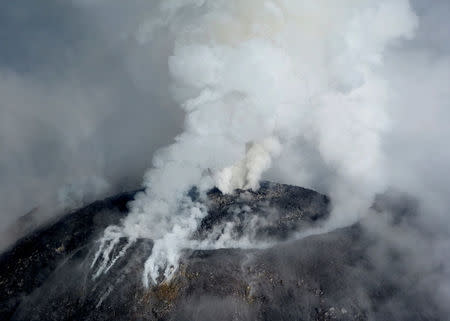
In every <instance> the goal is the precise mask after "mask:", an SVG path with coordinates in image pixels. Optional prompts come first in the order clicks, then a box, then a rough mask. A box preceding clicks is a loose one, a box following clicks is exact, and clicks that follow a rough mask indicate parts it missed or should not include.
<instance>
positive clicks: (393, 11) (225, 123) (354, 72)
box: [105, 0, 417, 285]
mask: <svg viewBox="0 0 450 321" xmlns="http://www.w3.org/2000/svg"><path fill="white" fill-rule="evenodd" d="M416 26H417V18H416V16H415V14H414V13H413V11H412V10H411V7H410V4H409V2H408V1H407V0H380V1H376V2H374V1H369V0H362V1H355V0H345V1H338V2H337V1H333V0H320V1H319V0H317V1H301V0H266V1H261V0H211V1H210V0H165V1H159V2H158V5H157V9H156V10H153V11H152V12H151V13H149V17H148V19H147V22H146V23H145V24H143V25H142V26H141V27H140V28H139V32H138V35H137V37H138V39H139V41H140V42H142V43H147V44H148V43H150V44H151V43H152V41H154V39H155V38H156V37H157V35H158V34H159V33H161V32H168V33H169V34H170V37H168V38H169V39H173V53H172V55H171V56H170V57H169V58H168V64H169V69H170V75H171V81H172V82H171V87H172V92H173V94H174V96H175V98H176V100H177V102H178V103H179V106H180V107H181V108H182V109H183V110H184V112H185V124H184V131H183V133H182V134H180V135H179V136H177V137H176V139H175V143H174V144H172V145H170V146H168V147H166V148H165V149H163V150H160V151H159V153H158V154H157V155H156V156H155V157H154V159H153V168H152V169H150V170H149V171H148V172H147V174H146V176H145V180H144V184H145V187H146V190H145V193H141V194H140V195H139V196H138V197H137V199H136V200H135V201H134V202H133V203H132V208H131V213H130V214H129V216H128V218H127V219H126V220H125V221H124V222H123V227H121V232H120V233H119V234H120V235H121V236H123V235H125V236H127V237H129V238H130V239H131V240H135V239H137V238H150V239H153V240H154V247H153V251H152V254H151V256H150V257H149V258H148V260H147V262H146V265H145V274H144V278H143V279H144V284H145V285H148V284H149V283H150V284H155V283H157V282H158V277H159V275H160V273H161V272H163V275H164V277H165V278H166V279H170V277H171V276H172V275H173V271H175V270H176V268H177V264H178V260H179V258H180V253H181V250H182V249H183V248H186V247H189V246H195V242H193V241H191V240H190V239H191V237H192V234H193V233H194V232H195V231H196V230H197V228H198V224H199V223H200V221H201V219H202V218H203V217H204V216H205V215H206V209H205V208H204V207H203V206H202V205H200V204H199V203H195V202H192V201H191V200H190V199H189V198H188V197H187V196H186V195H187V192H188V191H189V190H190V188H192V187H193V186H197V187H198V188H199V191H200V193H201V195H203V197H204V192H205V191H206V190H208V189H209V188H211V187H213V186H217V187H218V188H219V189H220V190H221V191H222V192H224V193H232V192H233V190H234V189H236V188H251V189H257V188H258V182H259V180H260V178H261V176H262V175H263V173H264V172H265V171H266V170H268V169H269V168H270V167H277V161H278V159H279V158H281V159H282V158H283V157H286V155H289V158H290V159H295V160H298V161H299V162H301V161H302V159H303V158H304V157H305V158H306V157H307V155H308V154H309V151H310V150H311V149H312V150H314V151H315V153H316V154H317V155H318V158H319V160H320V162H321V164H323V166H324V167H325V168H327V169H328V170H329V171H330V172H333V173H334V179H333V181H332V182H330V183H329V191H328V192H329V194H330V196H331V198H332V200H333V204H334V211H333V215H332V220H331V223H330V224H331V225H332V226H333V227H337V226H342V225H346V224H350V223H352V222H354V221H355V220H356V219H357V218H358V217H359V216H360V215H362V214H363V213H364V212H365V210H366V209H367V208H368V207H369V206H370V203H371V201H372V199H373V196H374V194H375V193H377V192H380V191H383V190H384V189H385V187H386V184H387V182H386V178H385V170H384V155H383V151H382V148H381V142H382V138H383V135H384V134H385V132H386V131H388V130H389V128H390V120H389V113H388V109H389V97H390V95H391V91H390V87H389V83H388V80H387V79H386V78H385V77H384V75H383V73H382V66H383V61H384V60H383V58H384V54H385V51H386V50H388V48H389V47H390V46H393V45H395V42H396V41H401V40H402V39H408V38H411V37H412V36H413V34H414V30H415V28H416ZM299 145H300V146H304V149H298V146H299ZM304 164H305V167H304V168H302V170H304V171H311V172H313V171H314V170H315V169H316V167H314V166H311V167H308V166H307V163H306V162H305V163H304ZM211 174H212V175H211ZM311 175H314V173H312V174H311ZM308 183H309V182H308V181H305V182H304V184H303V185H306V186H307V185H308ZM221 244H222V243H218V244H217V247H220V246H221ZM211 247H214V245H211ZM107 256H108V255H106V256H105V257H107Z"/></svg>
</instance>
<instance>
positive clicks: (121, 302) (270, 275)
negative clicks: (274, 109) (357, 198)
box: [0, 183, 439, 321]
mask: <svg viewBox="0 0 450 321" xmlns="http://www.w3.org/2000/svg"><path fill="white" fill-rule="evenodd" d="M135 193H136V192H132V193H125V194H121V195H118V196H116V197H112V198H109V199H106V200H104V201H99V202H95V203H93V204H92V205H90V206H87V207H85V208H83V209H81V210H78V211H75V212H73V213H70V214H68V215H67V216H65V217H63V218H62V219H60V220H59V221H57V222H56V223H54V224H52V225H51V226H47V227H44V228H41V229H40V230H38V231H35V232H34V233H32V234H30V235H29V236H27V237H25V238H23V239H22V240H20V241H19V242H17V244H16V245H15V246H14V247H12V248H11V249H10V250H8V251H7V252H5V253H3V254H2V255H1V256H0V287H1V291H0V319H1V320H110V319H113V320H271V321H273V320H438V319H439V318H438V317H436V315H437V312H436V309H437V308H436V307H435V306H434V305H433V303H432V302H430V300H429V299H428V297H427V295H426V293H422V292H420V291H408V290H405V289H408V287H407V285H410V283H409V282H410V281H411V280H405V279H404V278H402V277H401V275H402V273H403V271H404V269H403V267H404V264H403V261H402V260H401V258H400V256H399V255H397V254H398V253H397V254H396V253H393V255H392V260H393V261H395V262H396V264H395V265H394V266H395V267H396V268H394V269H389V271H388V272H387V271H386V270H385V269H383V268H380V267H379V265H378V264H377V263H376V262H374V260H373V258H372V256H371V255H370V253H371V250H372V249H373V245H374V243H375V240H374V239H373V238H371V236H370V234H369V233H366V232H365V230H364V228H363V227H361V226H360V225H355V226H352V227H349V228H345V229H341V230H336V231H334V232H331V233H327V234H323V235H317V236H312V237H308V238H305V239H301V240H290V238H289V236H291V235H292V234H293V233H294V232H295V231H299V230H302V229H305V228H308V227H311V226H314V225H316V224H320V222H321V221H323V220H325V219H326V218H327V216H328V214H329V201H328V198H327V197H326V196H324V195H321V194H318V193H316V192H314V191H311V190H307V189H303V188H299V187H293V186H287V185H280V184H273V183H264V184H262V186H261V189H260V190H259V191H258V192H251V191H236V193H235V194H234V195H222V194H221V193H220V192H219V191H218V190H212V191H211V192H210V193H209V194H208V198H209V200H208V204H207V205H208V209H209V211H208V213H209V214H208V216H207V217H206V218H205V219H204V220H203V222H202V224H201V227H200V230H199V231H198V233H197V235H196V236H195V237H198V238H202V237H205V235H206V234H207V233H208V231H211V230H212V229H213V228H214V227H215V226H220V224H223V222H226V221H233V222H234V223H235V228H236V230H237V232H242V233H244V232H245V229H246V228H248V224H247V223H248V220H249V219H250V218H251V217H255V216H260V217H262V218H264V221H265V222H266V224H264V225H263V226H261V227H259V228H257V230H256V231H254V232H255V235H256V236H257V237H258V238H261V239H267V238H270V239H273V240H277V241H278V243H277V245H276V246H274V247H271V248H269V249H264V250H242V249H221V250H211V251H192V250H188V249H187V250H186V251H185V253H184V256H183V259H182V263H181V265H180V268H179V269H178V271H177V273H176V276H175V277H174V279H173V280H172V281H170V282H162V283H161V284H159V285H158V286H155V287H152V288H145V287H143V286H142V282H141V276H142V272H143V263H144V261H145V260H146V258H147V257H148V256H149V254H150V253H151V249H152V242H151V241H150V240H139V241H138V242H136V243H135V244H134V245H133V246H132V248H130V249H129V250H128V251H127V253H126V255H125V256H123V257H122V258H121V259H119V260H118V261H117V262H116V264H115V265H114V266H113V267H112V268H111V270H109V272H108V273H106V274H102V275H100V276H99V277H98V278H95V279H94V278H93V273H94V271H95V267H94V269H93V268H91V264H92V262H93V256H94V253H95V251H96V249H97V248H98V245H99V244H98V242H97V240H98V238H99V237H100V236H101V235H102V233H103V230H104V229H105V228H106V227H107V226H109V225H111V224H118V223H119V222H120V219H121V218H123V217H124V216H125V215H126V213H127V203H128V202H129V201H130V200H132V199H133V197H134V195H135ZM192 197H196V193H195V190H194V191H192ZM119 248H120V247H119Z"/></svg>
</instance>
